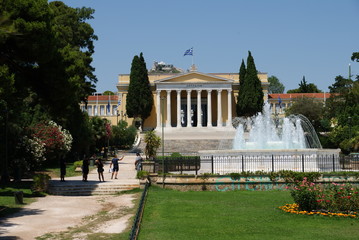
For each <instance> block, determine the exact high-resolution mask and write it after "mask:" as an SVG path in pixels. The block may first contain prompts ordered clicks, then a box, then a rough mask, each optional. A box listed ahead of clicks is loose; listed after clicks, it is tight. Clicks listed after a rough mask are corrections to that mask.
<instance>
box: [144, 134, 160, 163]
mask: <svg viewBox="0 0 359 240" xmlns="http://www.w3.org/2000/svg"><path fill="white" fill-rule="evenodd" d="M145 143H146V147H145V154H146V158H147V159H153V158H154V157H156V155H157V149H158V148H159V147H160V146H161V138H160V137H159V136H157V135H156V134H155V132H154V131H148V132H147V133H146V135H145Z"/></svg>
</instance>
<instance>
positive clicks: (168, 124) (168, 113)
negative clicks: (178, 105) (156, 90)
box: [166, 90, 171, 127]
mask: <svg viewBox="0 0 359 240" xmlns="http://www.w3.org/2000/svg"><path fill="white" fill-rule="evenodd" d="M166 91H167V121H166V127H171V90H166Z"/></svg>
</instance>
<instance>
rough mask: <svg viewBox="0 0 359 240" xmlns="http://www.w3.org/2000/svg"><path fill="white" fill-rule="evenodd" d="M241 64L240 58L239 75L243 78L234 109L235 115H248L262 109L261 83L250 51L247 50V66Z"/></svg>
mask: <svg viewBox="0 0 359 240" xmlns="http://www.w3.org/2000/svg"><path fill="white" fill-rule="evenodd" d="M243 66H244V63H243V60H242V64H241V68H240V73H239V76H240V77H242V76H243V75H244V78H243V83H241V82H240V88H239V93H238V101H237V105H236V110H237V116H245V117H250V116H253V115H255V114H257V113H258V112H261V111H262V109H263V90H262V83H261V81H260V80H259V78H258V72H257V69H256V66H255V63H254V59H253V57H252V54H251V52H250V51H248V58H247V68H246V69H245V68H244V67H243ZM244 69H245V72H244ZM240 81H241V80H240ZM241 84H242V85H241Z"/></svg>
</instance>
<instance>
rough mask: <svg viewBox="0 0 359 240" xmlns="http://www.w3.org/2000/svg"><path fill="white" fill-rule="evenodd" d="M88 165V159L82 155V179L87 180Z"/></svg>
mask: <svg viewBox="0 0 359 240" xmlns="http://www.w3.org/2000/svg"><path fill="white" fill-rule="evenodd" d="M89 165H90V159H89V158H88V157H86V156H85V157H84V160H82V181H84V182H87V175H88V174H89Z"/></svg>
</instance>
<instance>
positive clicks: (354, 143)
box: [326, 81, 359, 153]
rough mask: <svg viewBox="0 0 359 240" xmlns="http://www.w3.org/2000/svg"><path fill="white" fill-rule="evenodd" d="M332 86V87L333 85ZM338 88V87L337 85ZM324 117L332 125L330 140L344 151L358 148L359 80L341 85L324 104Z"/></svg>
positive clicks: (347, 151)
mask: <svg viewBox="0 0 359 240" xmlns="http://www.w3.org/2000/svg"><path fill="white" fill-rule="evenodd" d="M333 88H334V87H333ZM338 88H339V87H338ZM326 118H328V119H331V123H332V124H333V125H334V128H333V130H332V131H331V132H330V134H329V140H330V142H331V143H332V144H333V145H334V146H336V147H340V148H341V149H342V151H343V152H344V153H349V152H351V151H358V150H359V144H358V139H359V82H358V81H355V82H353V84H348V85H345V86H343V85H341V87H340V94H339V95H334V96H331V97H330V98H329V99H328V101H327V104H326Z"/></svg>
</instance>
